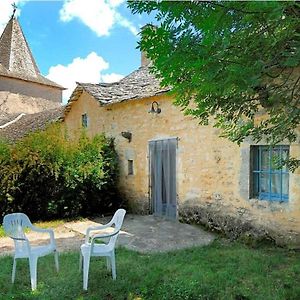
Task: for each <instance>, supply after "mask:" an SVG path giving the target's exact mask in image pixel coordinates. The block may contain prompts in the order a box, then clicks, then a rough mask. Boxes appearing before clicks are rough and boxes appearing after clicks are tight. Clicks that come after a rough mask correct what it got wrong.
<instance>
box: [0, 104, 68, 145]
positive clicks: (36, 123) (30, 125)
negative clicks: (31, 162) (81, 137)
mask: <svg viewBox="0 0 300 300" xmlns="http://www.w3.org/2000/svg"><path fill="white" fill-rule="evenodd" d="M64 109H65V107H64V106H62V107H59V108H55V109H51V110H46V111H42V112H39V113H36V114H28V115H25V116H23V117H22V118H20V119H19V120H18V121H16V122H15V123H13V124H10V125H9V126H7V127H5V128H2V129H0V138H2V139H5V140H7V141H9V142H11V143H13V142H16V141H17V140H19V139H21V138H23V137H24V136H26V135H27V134H29V133H30V132H33V131H36V130H43V129H45V128H46V126H47V125H48V124H49V123H52V122H57V121H60V120H62V119H63V115H64Z"/></svg>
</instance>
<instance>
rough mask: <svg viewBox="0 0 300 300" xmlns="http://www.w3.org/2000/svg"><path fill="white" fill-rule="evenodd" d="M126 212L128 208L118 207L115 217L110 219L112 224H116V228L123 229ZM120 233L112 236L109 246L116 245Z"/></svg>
mask: <svg viewBox="0 0 300 300" xmlns="http://www.w3.org/2000/svg"><path fill="white" fill-rule="evenodd" d="M125 214H126V210H125V209H122V208H120V209H118V210H117V211H116V212H115V214H114V216H113V218H112V219H111V221H110V224H111V225H115V230H120V229H121V227H122V224H123V221H124V217H125ZM118 235H119V234H116V235H114V236H112V237H111V238H110V240H109V242H108V245H109V246H111V247H114V246H115V244H116V241H117V238H118Z"/></svg>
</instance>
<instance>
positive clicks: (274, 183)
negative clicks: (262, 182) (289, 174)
mask: <svg viewBox="0 0 300 300" xmlns="http://www.w3.org/2000/svg"><path fill="white" fill-rule="evenodd" d="M271 193H272V194H279V198H280V194H281V174H272V175H271Z"/></svg>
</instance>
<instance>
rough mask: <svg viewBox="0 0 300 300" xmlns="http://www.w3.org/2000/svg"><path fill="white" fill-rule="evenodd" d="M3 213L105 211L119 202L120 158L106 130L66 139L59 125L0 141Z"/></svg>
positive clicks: (60, 214)
mask: <svg viewBox="0 0 300 300" xmlns="http://www.w3.org/2000/svg"><path fill="white" fill-rule="evenodd" d="M0 168H1V171H0V213H1V215H2V216H3V215H5V214H7V213H10V212H16V211H22V212H24V213H26V214H29V215H30V217H31V218H32V219H40V220H45V219H50V218H61V217H75V216H79V215H80V216H87V215H92V214H99V213H100V214H105V213H108V212H111V211H113V210H114V209H116V208H117V207H119V206H120V204H121V203H120V197H119V196H118V191H117V188H116V186H117V185H116V183H117V177H118V158H117V154H116V151H115V149H114V143H113V140H112V139H109V138H106V137H105V136H104V135H97V136H95V137H94V138H92V139H91V138H88V137H87V136H86V134H85V133H84V132H83V133H82V134H81V137H80V138H79V139H78V140H72V141H71V140H68V139H67V138H66V135H65V133H64V131H63V129H62V127H61V125H59V124H53V125H51V126H49V127H48V128H47V129H46V130H45V131H41V132H34V133H31V134H30V135H28V136H27V137H25V138H24V139H22V140H20V141H19V142H17V143H16V144H14V145H9V144H7V143H5V142H3V141H2V142H0Z"/></svg>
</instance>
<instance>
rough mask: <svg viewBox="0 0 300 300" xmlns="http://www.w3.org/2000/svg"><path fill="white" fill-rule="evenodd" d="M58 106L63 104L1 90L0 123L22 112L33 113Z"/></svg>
mask: <svg viewBox="0 0 300 300" xmlns="http://www.w3.org/2000/svg"><path fill="white" fill-rule="evenodd" d="M58 107H61V104H60V103H58V102H53V101H51V100H47V99H43V98H35V97H30V96H26V95H21V94H15V93H10V92H7V91H0V125H2V123H3V122H5V121H7V120H8V121H11V120H12V119H14V118H15V116H16V115H19V114H20V113H25V114H33V113H38V112H41V111H43V110H49V109H54V108H58ZM2 119H4V121H2Z"/></svg>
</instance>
